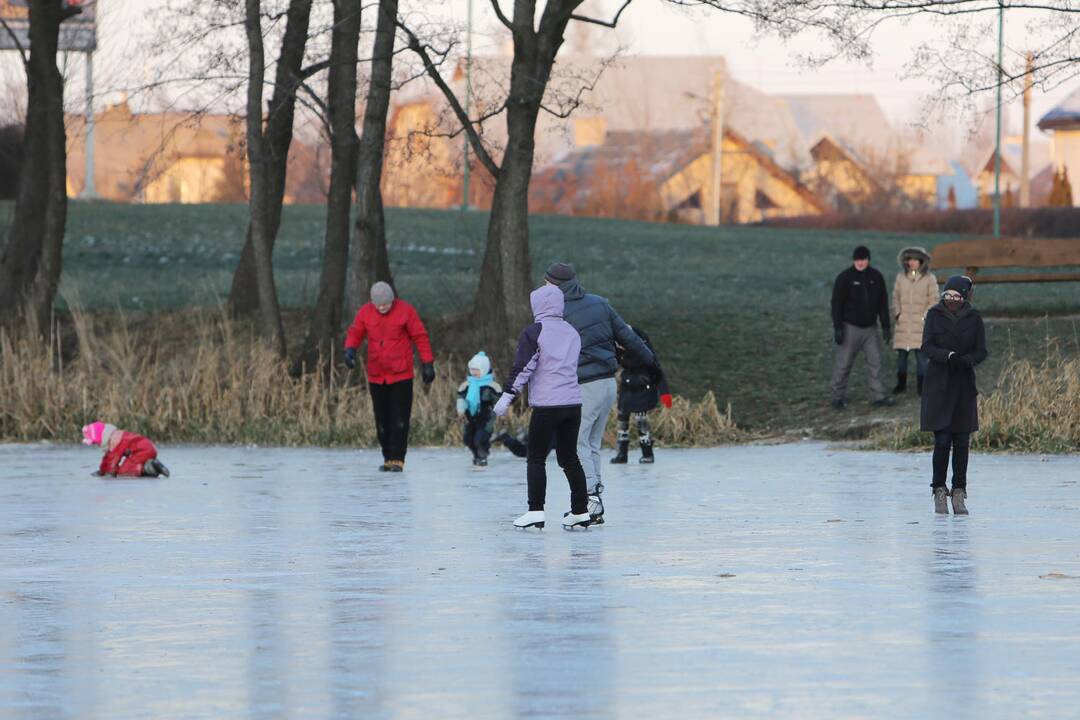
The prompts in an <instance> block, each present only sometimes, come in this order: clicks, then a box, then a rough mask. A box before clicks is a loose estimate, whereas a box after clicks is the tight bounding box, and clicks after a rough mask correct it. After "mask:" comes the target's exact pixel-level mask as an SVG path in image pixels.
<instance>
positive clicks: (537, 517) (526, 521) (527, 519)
mask: <svg viewBox="0 0 1080 720" xmlns="http://www.w3.org/2000/svg"><path fill="white" fill-rule="evenodd" d="M514 527H516V528H520V529H522V530H525V529H526V528H540V529H542V528H543V527H544V511H543V510H530V511H529V512H527V513H525V514H524V515H522V516H521V517H519V518H518V519H517V520H515V521H514Z"/></svg>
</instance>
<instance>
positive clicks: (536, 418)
mask: <svg viewBox="0 0 1080 720" xmlns="http://www.w3.org/2000/svg"><path fill="white" fill-rule="evenodd" d="M580 427H581V406H580V405H575V406H573V407H534V408H533V409H532V419H531V420H529V454H528V459H527V460H526V468H527V471H526V472H527V474H526V477H527V478H528V481H529V510H543V509H544V500H545V498H546V496H547V471H546V469H545V467H544V463H546V462H547V456H548V453H549V452H551V441H552V438H554V440H555V457H556V458H557V459H558V461H559V467H561V468H562V469H563V472H564V473H565V474H566V480H567V482H568V483H570V511H571V512H573V513H574V514H575V515H581V514H582V513H585V512H588V510H589V496H588V494H587V492H586V487H585V470H584V469H583V468H582V467H581V461H580V460H579V459H578V454H577V438H578V429H579V428H580Z"/></svg>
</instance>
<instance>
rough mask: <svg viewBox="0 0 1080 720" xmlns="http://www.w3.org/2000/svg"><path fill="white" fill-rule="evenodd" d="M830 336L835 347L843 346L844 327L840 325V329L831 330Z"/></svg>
mask: <svg viewBox="0 0 1080 720" xmlns="http://www.w3.org/2000/svg"><path fill="white" fill-rule="evenodd" d="M832 336H833V340H834V341H835V342H836V344H837V345H843V344H844V326H843V325H841V326H840V327H837V328H833V333H832Z"/></svg>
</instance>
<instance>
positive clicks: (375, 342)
mask: <svg viewBox="0 0 1080 720" xmlns="http://www.w3.org/2000/svg"><path fill="white" fill-rule="evenodd" d="M365 337H366V338H367V341H368V352H367V378H368V382H369V383H374V384H376V385H384V384H386V385H388V384H390V383H396V382H401V381H403V380H408V379H410V378H412V376H413V349H412V346H413V344H415V345H416V349H417V350H418V351H419V352H420V362H422V363H431V362H434V361H435V356H434V355H432V353H431V341H430V340H429V339H428V334H427V330H426V329H425V328H424V323H422V322H420V316H419V315H418V314H417V312H416V308H414V307H413V306H412V305H410V304H409V303H407V302H405V301H404V300H402V299H400V298H395V299H394V301H393V303H392V304H391V305H390V311H389V312H387V313H386V314H385V315H383V314H382V313H380V312H379V311H378V309H377V308H376V307H375V305H374V303H370V302H369V303H365V304H364V305H362V306H361V307H360V310H359V311H357V313H356V318H355V319H354V320H353V323H352V325H351V326H350V327H349V331H348V332H347V333H346V334H345V347H346V349H347V348H359V347H360V345H361V343H363V342H364V338H365Z"/></svg>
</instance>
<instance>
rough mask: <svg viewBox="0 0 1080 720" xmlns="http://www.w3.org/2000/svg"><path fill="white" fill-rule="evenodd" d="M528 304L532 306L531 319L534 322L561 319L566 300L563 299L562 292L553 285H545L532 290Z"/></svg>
mask: <svg viewBox="0 0 1080 720" xmlns="http://www.w3.org/2000/svg"><path fill="white" fill-rule="evenodd" d="M529 303H530V304H531V305H532V311H533V318H535V319H536V322H543V321H544V320H562V319H563V310H564V309H565V308H566V298H565V297H563V293H562V290H560V289H559V288H557V287H555V286H554V285H545V286H544V287H542V288H537V289H536V290H533V291H532V293H530V295H529Z"/></svg>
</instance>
